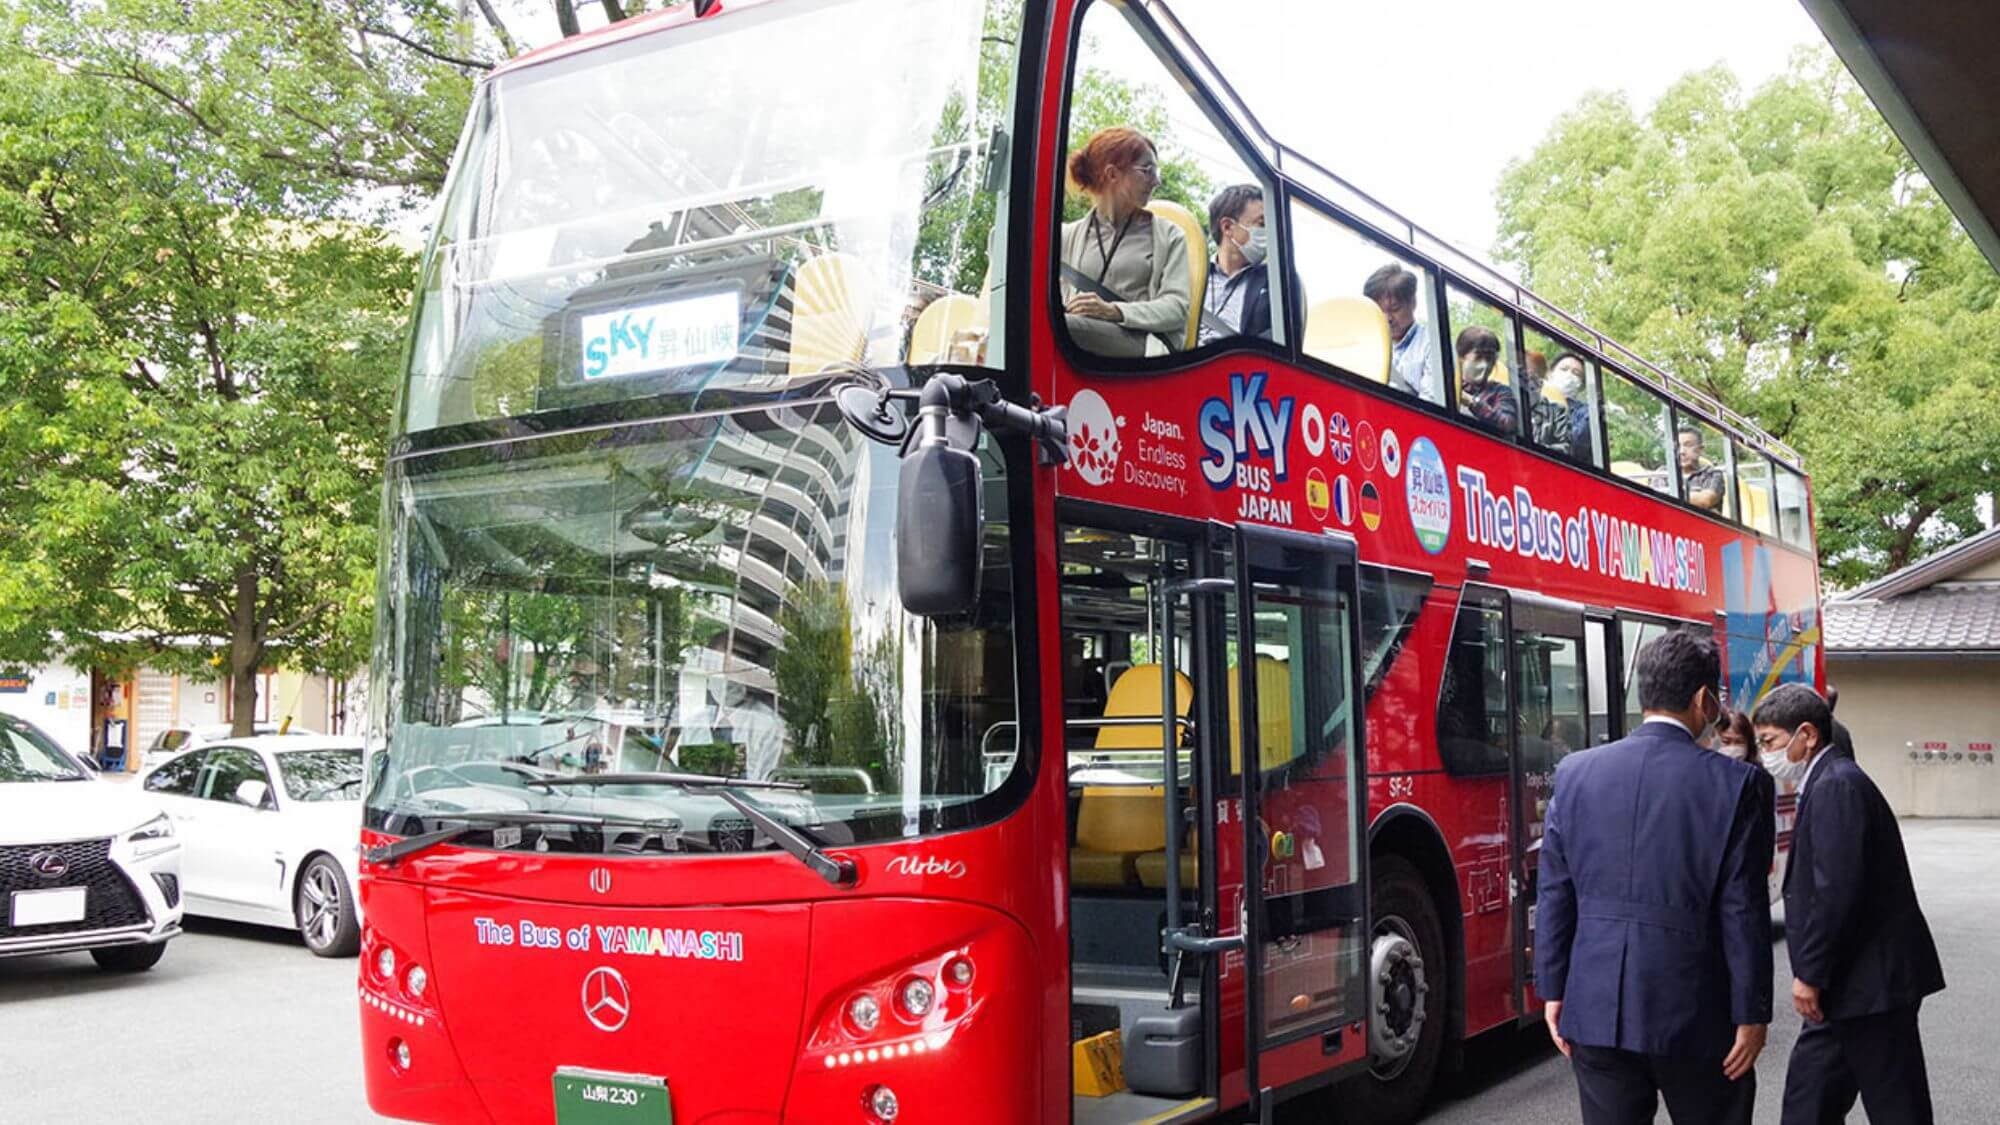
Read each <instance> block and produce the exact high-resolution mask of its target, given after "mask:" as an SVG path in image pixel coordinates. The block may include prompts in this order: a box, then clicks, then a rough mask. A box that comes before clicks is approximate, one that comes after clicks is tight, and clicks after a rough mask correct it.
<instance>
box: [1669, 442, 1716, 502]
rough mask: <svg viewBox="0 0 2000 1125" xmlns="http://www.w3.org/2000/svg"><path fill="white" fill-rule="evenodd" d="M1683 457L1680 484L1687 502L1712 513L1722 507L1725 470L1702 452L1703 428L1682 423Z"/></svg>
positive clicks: (1681, 447) (1681, 456) (1680, 448)
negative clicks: (1723, 472) (1684, 490)
mask: <svg viewBox="0 0 2000 1125" xmlns="http://www.w3.org/2000/svg"><path fill="white" fill-rule="evenodd" d="M1677 438H1678V443H1679V444H1678V448H1679V450H1680V458H1681V486H1682V487H1683V488H1684V489H1686V490H1687V501H1688V503H1690V504H1693V505H1694V506H1695V507H1697V508H1707V509H1708V510H1709V511H1711V512H1719V511H1721V510H1722V470H1721V469H1718V468H1716V467H1715V463H1714V462H1713V461H1710V460H1709V459H1708V458H1706V457H1703V456H1702V455H1701V431H1700V430H1697V429H1695V428H1693V427H1691V426H1682V427H1681V430H1680V433H1679V434H1678V435H1677Z"/></svg>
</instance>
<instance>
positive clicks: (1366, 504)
mask: <svg viewBox="0 0 2000 1125" xmlns="http://www.w3.org/2000/svg"><path fill="white" fill-rule="evenodd" d="M1361 526H1363V527H1365V528H1367V529H1368V530H1370V531H1373V530H1375V529H1376V528H1378V527H1381V526H1382V494H1381V493H1379V492H1377V491H1375V482H1374V481H1372V480H1371V481H1364V482H1362V485H1361Z"/></svg>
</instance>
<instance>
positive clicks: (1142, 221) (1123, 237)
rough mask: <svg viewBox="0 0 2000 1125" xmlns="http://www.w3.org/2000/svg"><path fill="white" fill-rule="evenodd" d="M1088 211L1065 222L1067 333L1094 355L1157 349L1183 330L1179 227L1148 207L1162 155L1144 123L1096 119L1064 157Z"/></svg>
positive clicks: (1174, 341) (1175, 341) (1183, 256)
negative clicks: (1105, 123) (1098, 124)
mask: <svg viewBox="0 0 2000 1125" xmlns="http://www.w3.org/2000/svg"><path fill="white" fill-rule="evenodd" d="M1069 178H1070V182H1071V183H1073V184H1075V185H1076V187H1077V189H1078V190H1080V191H1082V192H1083V193H1084V194H1085V195H1088V196H1089V197H1090V213H1089V214H1087V215H1085V216H1084V217H1083V218H1081V219H1078V220H1076V221H1075V222H1072V223H1066V224H1064V226H1063V233H1062V264H1063V271H1062V273H1063V298H1064V304H1063V311H1064V312H1065V313H1067V314H1068V315H1067V317H1066V318H1065V319H1066V321H1067V322H1068V325H1069V332H1070V336H1071V338H1073V339H1074V340H1076V342H1077V343H1079V344H1081V345H1082V346H1083V347H1085V348H1087V349H1089V350H1090V351H1093V352H1096V353H1097V354H1099V355H1115V356H1142V355H1161V354H1164V353H1165V352H1167V351H1168V350H1171V349H1174V348H1178V347H1179V346H1180V345H1181V342H1182V341H1183V340H1184V339H1185V333H1186V332H1187V315H1188V302H1189V289H1188V245H1187V237H1186V236H1185V235H1183V234H1182V233H1181V230H1180V228H1179V227H1177V226H1175V225H1174V224H1173V223H1170V222H1167V221H1165V220H1155V219H1154V217H1153V214H1152V212H1150V211H1147V210H1146V203H1147V202H1148V201H1149V200H1151V199H1152V198H1153V190H1154V189H1155V188H1157V187H1159V186H1160V159H1159V154H1158V152H1157V151H1156V150H1155V149H1154V147H1153V142H1152V141H1150V140H1148V139H1147V137H1146V135H1145V134H1144V133H1141V132H1139V131H1138V130H1137V129H1128V128H1126V127H1125V126H1122V125H1114V126H1112V127H1111V128H1109V129H1100V130H1098V131H1097V132H1096V133H1095V134H1093V135H1092V136H1091V138H1090V140H1088V141H1086V142H1085V143H1084V145H1083V147H1082V148H1080V149H1078V150H1077V151H1076V152H1075V153H1073V154H1071V156H1070V158H1069Z"/></svg>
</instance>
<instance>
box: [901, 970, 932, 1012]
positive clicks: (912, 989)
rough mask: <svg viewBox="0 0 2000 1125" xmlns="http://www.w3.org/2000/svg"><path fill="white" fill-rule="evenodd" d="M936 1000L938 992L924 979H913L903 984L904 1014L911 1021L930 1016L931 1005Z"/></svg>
mask: <svg viewBox="0 0 2000 1125" xmlns="http://www.w3.org/2000/svg"><path fill="white" fill-rule="evenodd" d="M936 999H937V990H935V989H933V988H932V987H931V982H929V981H927V980H925V979H924V978H922V977H911V978H910V979H909V980H906V981H904V982H903V991H902V1000H903V1014H904V1015H906V1016H909V1017H910V1018H911V1019H913V1020H920V1019H923V1018H924V1017H925V1016H927V1015H929V1014H930V1011H931V1003H932V1002H933V1001H935V1000H936Z"/></svg>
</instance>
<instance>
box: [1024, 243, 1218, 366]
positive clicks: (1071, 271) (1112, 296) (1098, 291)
mask: <svg viewBox="0 0 2000 1125" xmlns="http://www.w3.org/2000/svg"><path fill="white" fill-rule="evenodd" d="M1062 279H1063V280H1064V281H1066V282H1068V283H1069V284H1071V285H1074V286H1075V287H1077V288H1078V289H1081V290H1083V291H1084V292H1086V293H1089V294H1091V295H1092V296H1094V297H1097V298H1098V299H1100V300H1104V301H1116V302H1119V303H1121V304H1131V303H1132V301H1131V298H1129V297H1124V296H1121V295H1120V294H1118V293H1117V292H1115V291H1113V290H1112V289H1111V288H1110V287H1109V286H1107V285H1105V284H1104V283H1103V282H1101V281H1098V280H1097V279H1096V278H1094V277H1092V276H1090V275H1089V274H1087V273H1085V272H1083V271H1082V270H1080V269H1077V268H1076V267H1075V266H1072V265H1070V264H1069V263H1068V262H1064V263H1063V267H1062ZM1201 326H1202V327H1203V328H1206V329H1208V330H1209V331H1211V332H1214V333H1216V334H1217V335H1221V336H1241V335H1242V334H1243V333H1241V332H1239V331H1237V330H1236V329H1235V328H1233V327H1231V326H1230V324H1229V322H1228V321H1226V320H1223V319H1222V318H1221V317H1219V316H1217V315H1215V314H1214V313H1212V312H1209V311H1208V309H1207V307H1205V306H1204V307H1203V308H1202V310H1201ZM1151 335H1154V336H1158V337H1159V338H1160V339H1161V341H1162V342H1164V343H1165V344H1166V345H1167V348H1168V350H1170V351H1176V352H1177V351H1180V350H1182V349H1181V347H1180V345H1179V343H1178V341H1176V340H1169V339H1167V334H1166V333H1164V332H1154V333H1151Z"/></svg>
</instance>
